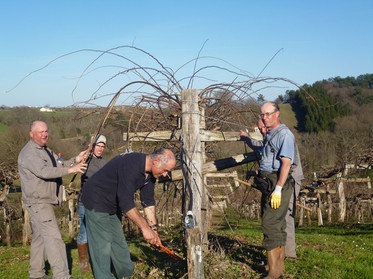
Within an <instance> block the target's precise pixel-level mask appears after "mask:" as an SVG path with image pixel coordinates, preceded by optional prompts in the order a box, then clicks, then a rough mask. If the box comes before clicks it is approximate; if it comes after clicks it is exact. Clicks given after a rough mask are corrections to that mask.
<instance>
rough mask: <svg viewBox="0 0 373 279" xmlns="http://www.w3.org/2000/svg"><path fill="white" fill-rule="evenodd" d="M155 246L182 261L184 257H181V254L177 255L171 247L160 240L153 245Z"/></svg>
mask: <svg viewBox="0 0 373 279" xmlns="http://www.w3.org/2000/svg"><path fill="white" fill-rule="evenodd" d="M152 246H153V247H154V248H157V249H159V250H161V251H163V252H165V253H167V254H169V255H170V256H171V257H174V258H175V259H177V260H179V261H182V260H183V258H181V257H180V256H178V255H176V254H175V253H174V252H172V251H171V250H170V249H168V248H166V247H164V246H163V245H162V244H161V243H160V242H157V243H156V244H155V245H152Z"/></svg>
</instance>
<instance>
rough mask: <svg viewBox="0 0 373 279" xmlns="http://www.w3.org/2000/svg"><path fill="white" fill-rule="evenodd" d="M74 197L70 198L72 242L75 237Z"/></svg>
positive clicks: (70, 235) (70, 234)
mask: <svg viewBox="0 0 373 279" xmlns="http://www.w3.org/2000/svg"><path fill="white" fill-rule="evenodd" d="M74 211H75V210H74V199H73V198H72V197H70V199H69V241H70V242H71V241H72V240H73V238H74Z"/></svg>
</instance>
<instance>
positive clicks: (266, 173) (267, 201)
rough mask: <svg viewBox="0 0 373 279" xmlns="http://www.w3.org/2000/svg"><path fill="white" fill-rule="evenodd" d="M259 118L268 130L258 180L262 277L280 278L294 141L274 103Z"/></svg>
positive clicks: (290, 188) (282, 265)
mask: <svg viewBox="0 0 373 279" xmlns="http://www.w3.org/2000/svg"><path fill="white" fill-rule="evenodd" d="M260 117H261V119H262V121H263V123H264V124H265V126H266V127H267V134H266V137H265V140H264V142H263V150H262V152H263V154H262V157H261V160H260V168H259V177H260V178H261V181H264V183H263V185H262V187H261V188H264V191H263V195H262V201H261V203H262V229H263V235H264V238H263V247H264V248H265V249H266V250H267V258H268V266H269V273H268V275H267V277H265V278H279V277H280V276H281V275H282V273H283V271H284V269H285V265H284V259H285V245H286V232H285V228H286V220H285V217H286V214H287V209H288V206H289V201H290V197H291V195H292V193H293V187H294V180H293V178H292V177H291V175H290V169H291V165H292V163H293V158H294V146H295V138H294V135H293V134H292V132H291V131H290V130H289V129H288V128H285V127H286V126H285V125H284V124H281V122H280V109H279V107H278V105H277V104H276V103H274V102H268V103H265V104H263V105H262V107H261V108H260ZM282 127H284V128H282ZM276 130H279V131H276ZM272 136H273V138H272Z"/></svg>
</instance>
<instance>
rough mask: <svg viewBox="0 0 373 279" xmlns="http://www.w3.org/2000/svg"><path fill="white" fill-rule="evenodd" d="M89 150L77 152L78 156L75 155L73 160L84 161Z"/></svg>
mask: <svg viewBox="0 0 373 279" xmlns="http://www.w3.org/2000/svg"><path fill="white" fill-rule="evenodd" d="M88 153H89V150H88V149H87V150H84V151H82V152H80V153H79V155H78V156H76V157H75V162H77V163H80V162H82V161H85V160H86V159H87V157H88Z"/></svg>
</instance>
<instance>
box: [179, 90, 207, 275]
mask: <svg viewBox="0 0 373 279" xmlns="http://www.w3.org/2000/svg"><path fill="white" fill-rule="evenodd" d="M181 100H182V140H183V144H184V146H183V148H184V154H185V156H184V158H183V160H184V162H185V166H187V169H186V170H187V172H186V173H187V177H184V184H186V185H185V186H186V187H190V193H189V194H190V196H189V200H188V199H187V201H186V202H187V204H186V207H185V208H186V209H187V210H192V212H193V215H194V222H195V226H194V229H188V228H187V229H186V244H187V250H188V278H189V279H200V278H204V272H203V270H204V269H203V246H202V244H203V243H202V232H203V231H204V229H203V221H202V219H201V206H202V195H203V192H204V191H203V178H202V162H203V156H202V150H201V139H200V137H199V130H200V110H199V106H198V92H197V90H195V89H188V90H183V91H182V92H181ZM185 166H182V167H184V168H185ZM186 181H188V183H186Z"/></svg>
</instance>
